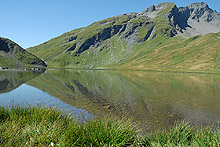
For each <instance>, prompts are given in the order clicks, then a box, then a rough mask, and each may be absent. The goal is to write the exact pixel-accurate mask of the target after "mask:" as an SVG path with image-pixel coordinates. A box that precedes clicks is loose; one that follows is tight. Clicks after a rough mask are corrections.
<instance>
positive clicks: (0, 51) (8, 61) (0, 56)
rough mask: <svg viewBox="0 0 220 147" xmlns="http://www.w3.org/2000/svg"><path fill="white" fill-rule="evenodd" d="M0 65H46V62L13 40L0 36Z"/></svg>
mask: <svg viewBox="0 0 220 147" xmlns="http://www.w3.org/2000/svg"><path fill="white" fill-rule="evenodd" d="M0 66H3V67H4V66H46V64H45V63H44V61H42V60H40V59H39V58H38V57H36V56H34V55H32V54H31V53H29V52H27V51H26V50H24V49H23V48H22V47H20V46H19V45H18V44H16V43H15V42H13V41H11V40H9V39H6V38H2V37H0Z"/></svg>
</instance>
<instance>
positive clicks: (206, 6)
mask: <svg viewBox="0 0 220 147" xmlns="http://www.w3.org/2000/svg"><path fill="white" fill-rule="evenodd" d="M187 7H188V8H194V9H200V8H209V6H208V4H207V3H204V2H199V3H192V4H190V5H188V6H187Z"/></svg>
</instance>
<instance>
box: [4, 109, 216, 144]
mask: <svg viewBox="0 0 220 147" xmlns="http://www.w3.org/2000/svg"><path fill="white" fill-rule="evenodd" d="M213 128H214V127H207V128H200V129H197V128H196V127H193V126H191V125H190V124H189V123H184V122H182V123H177V124H176V125H175V126H174V127H173V128H171V129H170V130H169V131H159V132H157V133H153V134H148V135H147V136H144V135H142V136H140V135H139V133H138V131H137V130H136V128H135V127H134V126H133V125H132V124H131V123H130V122H129V121H125V120H116V119H109V118H108V119H105V118H103V119H101V118H100V119H94V120H90V121H87V122H79V121H77V120H76V119H73V118H70V117H69V116H67V115H66V114H64V113H62V112H61V111H59V110H56V109H54V108H47V107H42V106H32V107H31V106H20V105H18V106H15V105H13V106H11V107H8V108H6V107H0V145H1V146H220V131H219V129H213ZM215 128H216V127H215Z"/></svg>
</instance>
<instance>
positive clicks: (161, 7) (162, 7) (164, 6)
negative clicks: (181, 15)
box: [139, 2, 176, 18]
mask: <svg viewBox="0 0 220 147" xmlns="http://www.w3.org/2000/svg"><path fill="white" fill-rule="evenodd" d="M174 7H176V5H175V4H174V3H169V2H165V3H161V4H158V5H156V6H154V5H152V6H150V7H149V8H147V9H145V10H144V11H142V12H141V13H139V14H140V15H146V16H148V17H150V18H154V17H156V16H157V15H158V13H160V12H163V11H165V12H166V10H167V13H168V12H170V11H171V10H172V9H173V8H174Z"/></svg>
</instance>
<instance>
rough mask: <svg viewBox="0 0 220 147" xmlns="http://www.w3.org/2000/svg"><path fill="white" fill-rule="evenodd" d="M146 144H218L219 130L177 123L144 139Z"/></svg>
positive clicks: (170, 146)
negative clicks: (169, 128) (168, 129)
mask: <svg viewBox="0 0 220 147" xmlns="http://www.w3.org/2000/svg"><path fill="white" fill-rule="evenodd" d="M144 144H146V145H148V146H169V147H174V146H183V147H184V146H204V147H205V146H220V131H219V129H214V127H213V128H212V127H203V128H200V129H198V128H196V127H193V126H191V125H190V124H189V123H184V122H182V123H177V124H176V125H175V126H174V127H173V128H171V130H170V131H159V132H157V133H155V134H151V135H149V136H148V137H146V138H145V139H144Z"/></svg>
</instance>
